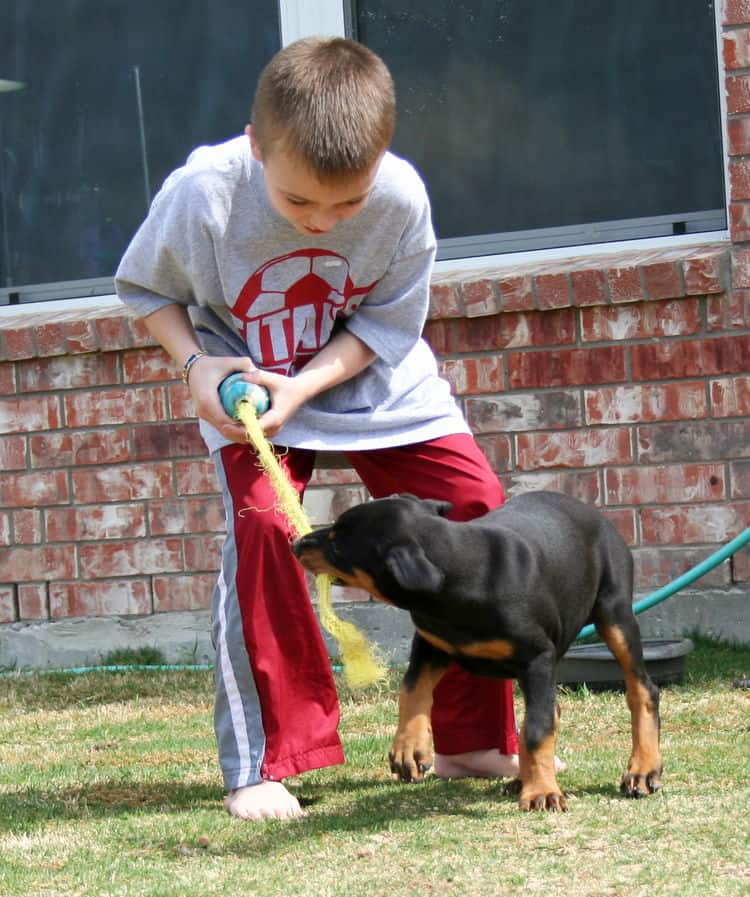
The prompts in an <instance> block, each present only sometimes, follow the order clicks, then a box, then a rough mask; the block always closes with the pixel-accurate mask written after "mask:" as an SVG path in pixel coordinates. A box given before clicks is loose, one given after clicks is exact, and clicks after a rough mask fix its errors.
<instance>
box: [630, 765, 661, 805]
mask: <svg viewBox="0 0 750 897" xmlns="http://www.w3.org/2000/svg"><path fill="white" fill-rule="evenodd" d="M660 788H661V769H652V770H650V771H649V772H643V773H640V772H636V771H631V770H628V771H627V772H626V773H625V775H624V776H623V777H622V782H620V791H621V792H622V793H623V794H624V795H625V797H633V798H639V797H648V796H649V794H654V793H655V792H656V791H658V790H659V789H660Z"/></svg>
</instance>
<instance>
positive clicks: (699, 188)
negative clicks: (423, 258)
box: [352, 0, 726, 257]
mask: <svg viewBox="0 0 750 897" xmlns="http://www.w3.org/2000/svg"><path fill="white" fill-rule="evenodd" d="M352 25H353V30H354V31H355V33H356V36H357V37H358V39H359V40H361V41H362V42H363V43H365V44H367V45H368V46H370V47H371V48H372V49H374V50H375V51H376V52H378V53H379V54H381V55H382V56H383V58H384V59H385V60H386V62H387V63H388V65H389V66H390V68H391V70H392V72H393V74H394V77H395V80H396V86H397V90H398V99H399V122H398V127H397V133H396V138H395V143H394V148H395V149H396V151H397V152H400V153H401V154H403V155H405V156H407V157H408V158H410V159H411V160H412V161H413V162H414V163H415V164H416V165H417V167H418V168H419V169H420V170H421V172H422V174H423V176H424V177H425V180H426V181H427V184H428V187H429V190H430V194H431V197H432V202H433V209H434V218H435V225H436V228H437V231H438V234H439V236H440V237H441V238H443V239H442V242H441V255H442V256H443V257H445V256H446V255H447V256H451V255H454V256H457V255H471V254H479V253H481V252H482V251H503V250H508V249H511V250H512V249H526V248H534V247H539V246H552V245H570V244H573V243H584V242H592V241H598V240H606V239H608V238H609V239H622V238H624V237H629V236H630V237H635V236H652V235H657V234H671V233H685V232H692V231H699V230H713V229H723V228H724V227H725V225H726V219H725V214H724V205H725V203H724V187H723V164H722V148H721V139H720V133H721V129H720V111H719V96H718V77H717V56H716V24H715V12H714V9H713V4H712V3H709V2H706V0H631V2H628V3H622V2H620V3H612V2H610V3H602V2H601V0H568V2H565V3H549V2H546V0H497V2H455V0H411V2H410V3H402V2H397V0H362V2H357V3H355V4H354V5H353V13H352Z"/></svg>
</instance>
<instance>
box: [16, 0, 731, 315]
mask: <svg viewBox="0 0 750 897" xmlns="http://www.w3.org/2000/svg"><path fill="white" fill-rule="evenodd" d="M721 7H722V4H720V3H716V4H715V5H714V16H715V22H716V47H717V58H718V67H719V77H720V78H721V77H722V74H723V63H722V60H723V40H722V27H721ZM349 9H350V6H349V3H348V0H279V21H280V26H281V43H282V46H286V45H287V44H289V43H292V42H293V41H295V40H298V39H299V38H301V37H309V36H315V35H318V36H331V37H333V36H340V37H345V36H346V21H347V17H348V15H349ZM719 104H720V106H719V108H720V112H721V139H722V147H723V159H724V194H725V195H724V205H725V211H726V215H727V221H728V220H729V157H728V153H727V146H728V135H727V109H726V94H725V91H724V90H723V89H720V90H719ZM729 239H730V234H729V230H728V229H727V230H721V231H711V232H706V233H699V234H684V235H680V236H674V237H653V238H645V239H640V240H637V239H636V240H624V241H622V242H610V243H592V244H586V245H579V246H564V247H559V248H553V249H533V250H528V251H526V252H523V251H522V252H512V253H502V254H499V255H483V256H474V257H469V258H460V259H445V260H443V261H438V262H436V263H435V273H436V274H441V275H444V274H447V273H449V272H458V273H461V274H464V275H466V274H467V273H470V272H472V271H483V270H486V269H488V268H492V269H495V270H496V269H503V268H513V267H516V266H517V265H521V264H524V263H533V262H539V263H541V262H545V261H552V260H557V259H560V260H562V259H570V260H571V261H573V260H575V259H579V258H582V257H584V256H601V255H608V254H614V253H617V252H638V251H639V250H645V249H675V250H679V249H680V248H682V247H685V248H688V247H690V246H696V245H700V244H703V243H712V242H722V241H727V242H728V241H729ZM50 286H54V285H52V284H51V285H50ZM21 289H23V288H21ZM118 304H120V303H119V299H118V298H117V296H115V295H112V294H106V295H99V296H95V295H91V296H85V297H80V298H72V299H60V300H52V301H42V302H26V303H21V304H20V305H11V306H3V305H0V318H3V317H10V316H13V315H22V314H26V313H32V312H37V313H38V312H42V311H44V312H46V311H75V310H78V309H82V310H83V309H92V308H98V307H101V308H107V307H110V306H117V305H118Z"/></svg>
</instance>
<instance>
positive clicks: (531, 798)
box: [518, 787, 568, 813]
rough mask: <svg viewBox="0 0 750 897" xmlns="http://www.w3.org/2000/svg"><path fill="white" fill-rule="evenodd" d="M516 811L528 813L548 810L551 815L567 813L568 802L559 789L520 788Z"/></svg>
mask: <svg viewBox="0 0 750 897" xmlns="http://www.w3.org/2000/svg"><path fill="white" fill-rule="evenodd" d="M518 809H519V810H523V811H524V812H525V813H529V812H531V811H533V810H550V811H551V812H553V813H567V811H568V801H567V800H566V798H565V795H564V794H563V793H562V791H560V790H559V789H558V790H556V791H547V790H544V789H543V790H541V791H540V790H537V789H535V788H528V787H527V788H523V787H522V788H521V795H520V797H519V798H518Z"/></svg>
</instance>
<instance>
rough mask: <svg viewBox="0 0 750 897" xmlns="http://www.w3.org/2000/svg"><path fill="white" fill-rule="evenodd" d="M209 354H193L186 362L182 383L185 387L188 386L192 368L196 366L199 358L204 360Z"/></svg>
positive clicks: (183, 367)
mask: <svg viewBox="0 0 750 897" xmlns="http://www.w3.org/2000/svg"><path fill="white" fill-rule="evenodd" d="M207 354H208V353H207V352H202V351H201V352H193V354H192V355H189V356H188V357H187V359H186V361H185V364H183V366H182V382H183V383H184V384H185V386H187V385H188V377H189V375H190V368H191V367H192V366H193V365H194V364H195V362H196V361H197V360H198V359H199V358H203V356H204V355H207Z"/></svg>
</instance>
